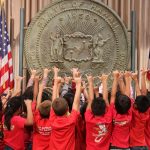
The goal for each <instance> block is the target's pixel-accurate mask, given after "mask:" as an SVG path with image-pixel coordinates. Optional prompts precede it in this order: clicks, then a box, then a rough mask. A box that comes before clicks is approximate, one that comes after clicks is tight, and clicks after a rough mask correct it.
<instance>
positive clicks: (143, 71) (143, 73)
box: [141, 68, 147, 76]
mask: <svg viewBox="0 0 150 150" xmlns="http://www.w3.org/2000/svg"><path fill="white" fill-rule="evenodd" d="M146 73H147V70H145V69H144V68H143V69H142V70H141V75H142V76H145V75H146Z"/></svg>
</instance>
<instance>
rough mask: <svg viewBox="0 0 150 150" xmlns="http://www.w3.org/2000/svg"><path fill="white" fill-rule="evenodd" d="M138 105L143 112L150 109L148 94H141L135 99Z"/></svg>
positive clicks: (137, 107) (138, 108)
mask: <svg viewBox="0 0 150 150" xmlns="http://www.w3.org/2000/svg"><path fill="white" fill-rule="evenodd" d="M134 104H135V105H136V109H137V110H138V111H139V112H141V113H144V112H146V111H147V110H148V108H149V107H150V100H149V99H148V97H147V96H145V95H140V96H137V97H136V99H135V103H134Z"/></svg>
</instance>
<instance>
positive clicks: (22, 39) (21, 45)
mask: <svg viewBox="0 0 150 150" xmlns="http://www.w3.org/2000/svg"><path fill="white" fill-rule="evenodd" d="M24 17H25V16H24V8H20V43H19V75H20V76H23V47H24Z"/></svg>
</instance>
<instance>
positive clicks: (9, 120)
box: [3, 96, 33, 150]
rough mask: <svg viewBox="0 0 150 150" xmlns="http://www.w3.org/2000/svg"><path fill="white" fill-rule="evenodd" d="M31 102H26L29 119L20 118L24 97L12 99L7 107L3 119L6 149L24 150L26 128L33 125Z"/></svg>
mask: <svg viewBox="0 0 150 150" xmlns="http://www.w3.org/2000/svg"><path fill="white" fill-rule="evenodd" d="M31 103H32V101H31V100H25V104H26V106H27V118H26V119H24V118H22V117H20V116H19V114H20V112H21V111H20V110H21V106H22V97H21V96H16V97H12V98H11V99H10V100H9V101H8V103H7V106H6V109H5V112H4V117H3V128H4V143H5V149H7V148H9V149H14V150H24V149H25V146H24V126H26V125H27V126H28V125H32V124H33V121H32V120H33V115H32V109H31Z"/></svg>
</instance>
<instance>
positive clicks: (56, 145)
mask: <svg viewBox="0 0 150 150" xmlns="http://www.w3.org/2000/svg"><path fill="white" fill-rule="evenodd" d="M53 70H54V86H53V94H52V108H51V113H50V122H51V126H52V131H51V139H50V144H49V150H74V149H75V125H76V122H77V117H78V114H79V101H80V93H81V78H80V77H78V78H75V79H74V80H75V82H76V93H75V97H74V102H73V106H72V111H71V114H70V115H68V104H67V102H66V101H65V100H64V99H63V98H58V97H57V96H58V95H57V90H58V89H57V88H58V84H59V83H60V82H61V78H60V77H58V72H59V69H58V68H56V67H54V68H53Z"/></svg>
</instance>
